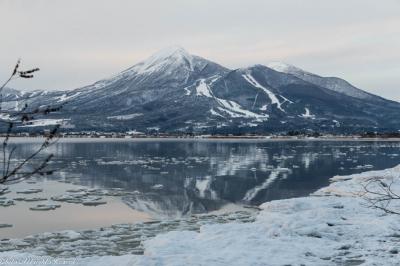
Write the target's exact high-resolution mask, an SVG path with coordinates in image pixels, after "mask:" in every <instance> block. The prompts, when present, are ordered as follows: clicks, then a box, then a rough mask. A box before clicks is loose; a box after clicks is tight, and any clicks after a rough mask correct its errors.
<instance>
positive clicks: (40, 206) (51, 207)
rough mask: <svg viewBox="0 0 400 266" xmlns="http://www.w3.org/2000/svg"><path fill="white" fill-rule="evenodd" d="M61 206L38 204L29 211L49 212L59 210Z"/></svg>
mask: <svg viewBox="0 0 400 266" xmlns="http://www.w3.org/2000/svg"><path fill="white" fill-rule="evenodd" d="M60 207H61V205H59V204H51V203H49V204H38V205H36V206H35V207H31V208H29V209H30V210H31V211H50V210H55V209H57V208H60Z"/></svg>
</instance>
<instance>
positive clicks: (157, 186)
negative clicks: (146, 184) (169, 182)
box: [151, 184, 164, 190]
mask: <svg viewBox="0 0 400 266" xmlns="http://www.w3.org/2000/svg"><path fill="white" fill-rule="evenodd" d="M151 188H152V189H156V190H158V189H163V188H164V185H162V184H156V185H154V186H152V187H151Z"/></svg>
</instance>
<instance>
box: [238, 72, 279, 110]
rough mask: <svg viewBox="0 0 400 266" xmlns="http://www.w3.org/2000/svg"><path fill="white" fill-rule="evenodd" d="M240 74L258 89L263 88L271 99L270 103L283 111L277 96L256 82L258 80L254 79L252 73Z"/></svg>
mask: <svg viewBox="0 0 400 266" xmlns="http://www.w3.org/2000/svg"><path fill="white" fill-rule="evenodd" d="M242 76H243V78H244V79H245V80H246V81H247V82H249V83H250V84H251V85H253V86H254V87H256V88H259V89H261V90H263V91H264V92H265V93H266V94H267V96H268V98H269V99H270V100H271V103H272V104H276V105H277V107H278V109H279V110H281V111H282V112H285V110H283V108H282V106H281V105H282V104H281V102H280V101H279V99H278V97H276V95H275V94H274V93H273V92H272V91H270V90H268V89H267V88H265V87H264V86H262V85H261V84H260V83H258V82H257V81H256V80H255V79H254V77H253V76H252V75H250V74H244V75H242Z"/></svg>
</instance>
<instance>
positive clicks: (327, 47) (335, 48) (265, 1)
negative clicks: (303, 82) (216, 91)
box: [0, 0, 400, 101]
mask: <svg viewBox="0 0 400 266" xmlns="http://www.w3.org/2000/svg"><path fill="white" fill-rule="evenodd" d="M0 33H1V45H0V58H1V64H0V81H2V80H4V79H5V78H6V76H7V75H8V74H9V72H10V71H11V68H12V67H13V64H14V63H15V61H16V60H17V59H18V58H19V57H20V58H22V60H23V65H24V66H26V67H34V66H35V67H36V66H37V67H40V68H41V69H42V70H41V72H40V73H38V74H37V76H36V77H35V79H33V80H23V81H17V82H15V83H13V84H11V86H12V87H16V88H19V89H22V88H25V89H73V88H77V87H80V86H84V85H88V84H90V83H92V82H94V81H97V80H99V79H102V78H105V77H108V76H111V75H113V74H114V73H117V72H119V71H121V70H123V69H125V68H127V67H129V66H131V65H134V64H135V63H137V62H138V61H140V60H142V59H145V58H146V57H148V56H149V55H151V54H152V53H154V52H156V51H157V50H159V49H162V48H164V47H167V46H171V45H179V46H182V47H184V48H185V49H186V50H188V51H189V52H190V53H192V54H196V55H200V56H203V57H205V58H208V59H210V60H213V61H216V62H218V63H220V64H222V65H224V66H226V67H230V68H238V67H243V66H248V65H251V64H256V63H259V64H266V63H268V62H271V61H283V62H286V63H290V64H293V65H296V66H298V67H300V68H303V69H305V70H308V71H311V72H314V73H316V74H320V75H323V76H338V77H341V78H344V79H346V80H348V81H349V82H351V83H353V84H354V85H356V86H358V87H359V88H362V89H364V90H366V91H369V92H372V93H375V94H378V95H381V96H383V97H386V98H389V99H394V100H397V101H400V1H399V0H381V1H377V0H336V1H328V0H241V1H239V0H168V1H166V0H159V1H156V0H146V1H144V0H142V1H136V0H0Z"/></svg>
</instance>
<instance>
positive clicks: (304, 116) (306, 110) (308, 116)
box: [300, 107, 315, 119]
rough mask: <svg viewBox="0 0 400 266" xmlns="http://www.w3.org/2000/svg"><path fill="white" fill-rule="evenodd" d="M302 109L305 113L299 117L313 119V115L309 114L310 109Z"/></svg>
mask: <svg viewBox="0 0 400 266" xmlns="http://www.w3.org/2000/svg"><path fill="white" fill-rule="evenodd" d="M304 109H305V113H304V114H302V115H300V117H303V118H311V119H315V115H312V114H311V113H310V109H308V108H307V107H305V108H304Z"/></svg>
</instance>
